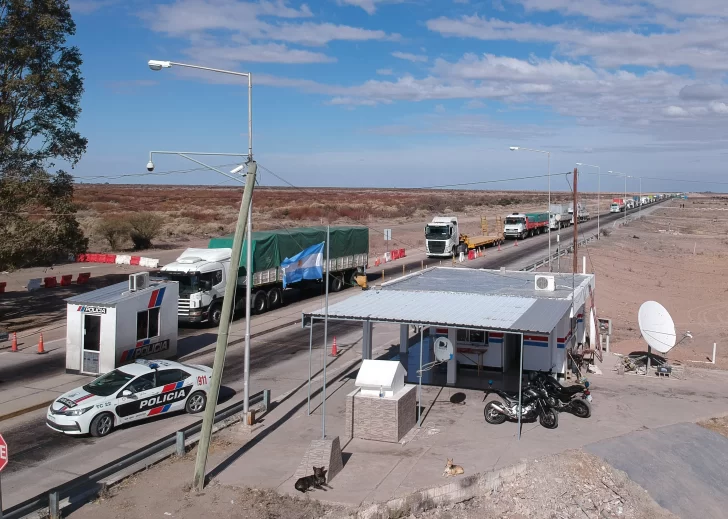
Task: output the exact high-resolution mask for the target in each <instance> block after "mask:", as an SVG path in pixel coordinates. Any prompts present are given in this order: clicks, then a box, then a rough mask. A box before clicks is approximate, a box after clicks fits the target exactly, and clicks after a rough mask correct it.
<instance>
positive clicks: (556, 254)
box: [521, 233, 599, 274]
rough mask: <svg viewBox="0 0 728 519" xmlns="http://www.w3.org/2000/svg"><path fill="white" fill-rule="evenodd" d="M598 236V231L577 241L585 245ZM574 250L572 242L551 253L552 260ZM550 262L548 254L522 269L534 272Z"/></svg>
mask: <svg viewBox="0 0 728 519" xmlns="http://www.w3.org/2000/svg"><path fill="white" fill-rule="evenodd" d="M598 237H599V236H598V235H597V234H596V233H594V234H591V235H589V236H587V237H586V238H582V239H581V240H579V241H578V242H577V244H578V245H584V244H585V243H589V242H590V241H594V240H596V239H597V238H598ZM573 250H574V244H573V243H572V244H571V245H569V246H568V247H564V248H563V249H560V250H559V251H557V252H554V253H553V254H552V255H551V260H552V261H553V260H555V259H558V258H559V257H560V256H566V255H567V254H569V253H571V252H572V251H573ZM548 262H549V257H548V256H546V257H545V258H542V259H540V260H538V261H537V262H535V263H531V264H530V265H528V266H526V267H523V268H522V269H521V271H525V272H532V271H534V270H536V269H537V268H539V267H543V266H544V265H547V264H548ZM577 274H578V272H577Z"/></svg>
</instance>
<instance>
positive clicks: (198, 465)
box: [147, 59, 258, 491]
mask: <svg viewBox="0 0 728 519" xmlns="http://www.w3.org/2000/svg"><path fill="white" fill-rule="evenodd" d="M148 65H149V68H150V69H151V70H154V71H159V70H162V69H163V68H170V67H172V66H176V67H185V68H192V69H197V70H205V71H208V72H217V73H219V74H228V75H231V76H242V77H246V78H248V156H247V158H248V160H247V163H248V166H249V171H248V178H247V179H246V186H245V190H244V192H243V200H242V202H241V204H240V212H239V214H238V223H237V225H236V228H235V237H234V238H233V253H232V254H231V258H230V259H231V269H230V270H231V274H233V276H231V279H230V281H232V280H233V279H237V272H238V269H239V265H240V248H239V247H241V246H242V244H241V242H242V236H243V233H246V234H247V242H248V243H247V244H248V247H247V250H246V258H247V261H246V269H245V270H246V283H245V285H246V286H245V353H244V368H243V413H244V416H245V419H246V420H247V416H248V413H249V400H250V313H251V312H250V310H251V309H250V306H251V295H252V285H253V269H252V268H251V264H252V251H251V249H252V234H253V233H252V222H251V219H252V213H253V209H252V196H253V188H254V185H255V174H256V172H257V169H258V168H257V164H256V163H255V162H254V161H253V79H252V75H251V74H250V73H249V72H235V71H233V70H223V69H216V68H210V67H202V66H200V65H190V64H187V63H177V62H174V61H159V60H153V59H152V60H149V62H148ZM187 155H189V154H187ZM181 156H183V157H185V158H187V159H189V160H192V161H193V162H197V161H196V160H195V159H192V158H190V157H189V156H185V154H181ZM149 162H150V164H151V165H152V168H153V167H154V164H153V163H152V159H151V154H150V158H149ZM200 164H202V163H200ZM147 166H149V164H147ZM208 167H209V166H208ZM211 169H214V170H215V171H218V172H219V173H222V174H223V175H225V176H230V175H228V174H226V173H223V172H222V171H220V170H218V169H215V168H211ZM237 169H238V168H235V170H237ZM235 170H233V171H235ZM246 206H247V215H245V213H244V212H243V211H245V209H246ZM246 220H247V221H246ZM243 223H245V224H246V225H247V229H245V230H244V229H243ZM235 263H237V264H235ZM233 269H234V270H233ZM232 287H233V285H232V284H231V285H230V286H229V287H226V290H225V298H224V300H223V314H224V315H223V319H224V320H225V321H224V322H221V324H220V329H219V330H218V341H217V347H216V349H215V361H214V365H213V377H212V379H213V386H215V387H214V388H213V391H212V397H213V398H211V399H210V404H211V405H210V406H209V408H208V409H206V410H205V416H204V419H203V422H202V436H201V438H200V443H199V446H198V452H197V460H196V462H195V481H194V483H195V487H196V488H197V490H198V491H201V490H202V489H203V487H204V485H205V465H206V463H207V451H208V448H209V444H210V438H211V436H212V422H213V421H214V418H215V405H216V403H217V394H218V391H219V389H220V382H221V379H222V365H223V363H224V362H225V350H226V349H227V340H228V326H229V320H230V315H227V314H226V312H230V311H231V309H232V306H231V305H232V304H234V301H229V300H230V299H232V298H233V297H234V294H233V292H232V291H231V290H232ZM223 336H224V339H223Z"/></svg>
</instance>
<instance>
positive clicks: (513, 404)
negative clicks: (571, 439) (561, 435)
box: [483, 382, 559, 429]
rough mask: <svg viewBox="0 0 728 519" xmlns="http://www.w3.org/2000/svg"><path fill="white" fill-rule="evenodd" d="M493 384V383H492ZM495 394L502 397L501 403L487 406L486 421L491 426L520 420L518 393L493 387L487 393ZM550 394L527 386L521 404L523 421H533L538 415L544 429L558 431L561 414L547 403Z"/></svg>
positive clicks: (530, 385) (485, 411)
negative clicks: (508, 420)
mask: <svg viewBox="0 0 728 519" xmlns="http://www.w3.org/2000/svg"><path fill="white" fill-rule="evenodd" d="M490 383H491V384H492V382H490ZM490 392H492V393H495V394H496V395H498V396H499V397H500V399H501V400H500V401H498V400H491V401H490V402H488V403H487V404H486V405H485V409H483V414H484V415H485V421H486V422H488V423H489V424H493V425H498V424H502V423H503V422H505V421H506V419H508V418H510V419H511V420H517V419H518V411H519V409H518V393H509V392H506V391H502V390H500V389H493V388H492V387H491V388H490V389H489V390H488V391H486V398H487V396H488V393H490ZM547 399H548V393H547V392H546V390H545V389H543V388H540V387H538V386H535V385H532V384H527V385H526V386H525V387H524V388H523V390H522V394H521V403H522V406H523V410H522V414H521V419H523V420H531V419H534V418H535V416H536V415H537V414H538V421H539V423H540V424H541V426H542V427H545V428H546V429H556V428H557V427H558V426H559V414H558V413H557V412H556V410H555V409H553V408H552V407H551V406H549V405H548V403H547Z"/></svg>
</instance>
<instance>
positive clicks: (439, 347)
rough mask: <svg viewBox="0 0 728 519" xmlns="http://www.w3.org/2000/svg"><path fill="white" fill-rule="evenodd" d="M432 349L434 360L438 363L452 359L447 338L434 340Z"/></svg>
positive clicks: (451, 350)
mask: <svg viewBox="0 0 728 519" xmlns="http://www.w3.org/2000/svg"><path fill="white" fill-rule="evenodd" d="M433 349H434V350H435V359H437V360H438V361H439V362H447V361H448V360H451V359H452V352H453V348H452V342H450V339H448V338H447V337H438V338H437V339H435V344H434V345H433Z"/></svg>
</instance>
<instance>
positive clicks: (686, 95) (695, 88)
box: [680, 83, 728, 101]
mask: <svg viewBox="0 0 728 519" xmlns="http://www.w3.org/2000/svg"><path fill="white" fill-rule="evenodd" d="M722 97H728V88H726V86H725V85H717V84H710V83H707V84H706V83H696V84H693V85H687V86H686V87H684V88H683V89H682V90H680V99H685V100H688V101H692V100H697V101H713V100H715V99H720V98H722Z"/></svg>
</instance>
